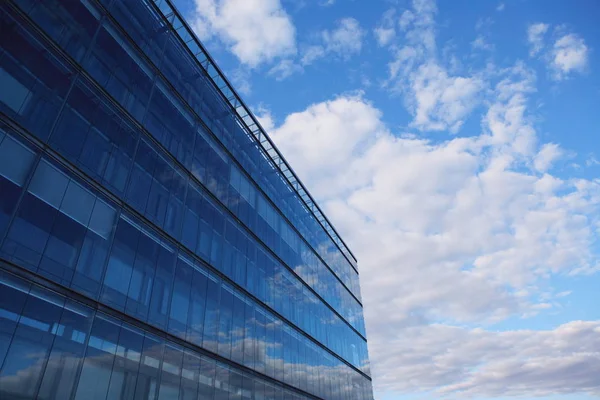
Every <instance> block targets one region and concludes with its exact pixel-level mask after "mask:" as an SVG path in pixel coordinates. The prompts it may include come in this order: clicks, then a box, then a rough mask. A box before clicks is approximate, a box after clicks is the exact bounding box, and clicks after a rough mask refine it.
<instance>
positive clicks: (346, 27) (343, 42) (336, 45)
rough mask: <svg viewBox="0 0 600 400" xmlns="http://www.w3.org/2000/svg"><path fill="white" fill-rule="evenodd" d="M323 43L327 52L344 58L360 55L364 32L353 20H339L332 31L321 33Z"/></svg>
mask: <svg viewBox="0 0 600 400" xmlns="http://www.w3.org/2000/svg"><path fill="white" fill-rule="evenodd" d="M322 35H323V43H324V44H325V49H326V51H328V52H334V53H337V54H339V55H340V56H342V57H344V58H346V57H349V56H350V55H352V54H356V53H360V50H361V49H362V39H363V36H364V32H363V30H362V28H361V27H360V24H359V23H358V21H357V20H356V19H354V18H343V19H341V20H340V21H339V22H338V24H337V27H336V28H335V29H333V30H332V31H327V30H326V31H323V33H322Z"/></svg>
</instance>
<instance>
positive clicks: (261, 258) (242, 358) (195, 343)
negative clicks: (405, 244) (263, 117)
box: [0, 0, 372, 400]
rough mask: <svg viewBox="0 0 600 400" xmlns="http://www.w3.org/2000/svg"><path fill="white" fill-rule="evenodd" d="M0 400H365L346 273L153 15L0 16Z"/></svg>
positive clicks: (167, 7)
mask: <svg viewBox="0 0 600 400" xmlns="http://www.w3.org/2000/svg"><path fill="white" fill-rule="evenodd" d="M0 398H3V399H4V398H6V399H33V398H39V399H78V400H79V399H85V400H87V399H154V398H158V399H185V400H188V399H189V400H192V399H219V400H233V399H240V400H241V399H256V400H261V399H285V400H288V399H289V400H292V399H294V400H295V399H335V400H350V399H372V387H371V378H370V370H369V363H368V354H367V342H366V335H365V327H364V321H363V314H362V304H361V297H360V290H359V283H358V271H357V265H356V260H355V258H354V256H353V255H352V253H351V252H350V250H349V249H348V248H347V246H346V245H345V244H344V242H343V240H342V239H341V238H340V237H339V235H338V234H337V233H336V231H335V229H333V227H332V226H331V224H330V223H329V221H328V220H327V218H326V217H325V216H324V215H323V213H322V212H321V210H320V209H319V207H318V206H317V205H316V204H315V203H314V201H313V199H312V198H311V197H310V195H309V194H308V192H307V191H306V189H305V188H304V186H303V185H302V183H301V182H300V181H299V180H298V179H297V178H296V175H295V174H294V172H293V171H292V170H291V168H290V167H289V165H288V164H287V162H286V161H285V159H284V158H283V156H282V155H281V154H280V153H279V151H278V150H277V149H276V148H275V146H274V145H273V143H272V142H271V140H270V139H269V138H268V136H267V135H266V134H265V132H264V131H263V129H262V128H261V127H260V125H259V124H258V123H257V122H256V119H255V118H254V117H253V116H252V115H251V114H250V112H249V111H248V108H247V107H246V105H245V104H244V103H243V101H242V100H241V99H240V98H239V96H238V95H237V94H236V92H235V91H234V90H233V88H232V87H231V85H230V84H229V83H228V82H227V80H226V79H225V78H224V76H223V74H222V73H221V71H220V70H219V68H218V67H217V66H216V65H215V63H214V62H213V60H212V59H211V58H210V56H209V55H208V54H207V52H206V51H205V49H204V48H203V46H202V45H201V43H200V42H199V41H198V39H197V38H196V37H195V36H194V35H193V33H192V31H191V30H190V28H189V26H188V25H187V24H186V23H185V21H184V20H183V19H182V17H181V15H180V14H179V13H178V12H177V11H176V10H175V8H174V7H173V5H172V3H171V2H170V1H167V0H14V1H3V2H0Z"/></svg>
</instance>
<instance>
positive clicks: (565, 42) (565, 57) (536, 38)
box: [527, 23, 589, 80]
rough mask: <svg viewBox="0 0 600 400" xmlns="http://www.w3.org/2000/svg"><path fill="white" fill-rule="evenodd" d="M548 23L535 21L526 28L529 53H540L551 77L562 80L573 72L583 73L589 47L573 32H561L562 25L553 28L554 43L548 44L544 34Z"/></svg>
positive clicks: (532, 54) (548, 27)
mask: <svg viewBox="0 0 600 400" xmlns="http://www.w3.org/2000/svg"><path fill="white" fill-rule="evenodd" d="M549 29H550V25H548V24H544V23H536V24H532V25H530V26H529V28H528V29H527V40H528V42H529V46H530V48H529V55H530V56H531V57H534V56H536V55H541V58H542V59H543V60H544V61H546V62H547V64H548V68H549V70H550V73H551V77H552V78H553V79H555V80H562V79H565V78H567V77H569V76H570V75H572V74H573V73H575V72H578V73H583V72H585V70H586V68H587V66H588V58H589V48H588V46H587V45H586V44H585V41H584V40H583V38H582V37H580V36H579V35H577V34H574V33H561V31H563V30H564V27H557V28H555V35H557V37H556V39H555V40H554V43H553V44H552V45H551V46H549V45H548V44H547V43H546V40H545V35H546V32H548V30H549Z"/></svg>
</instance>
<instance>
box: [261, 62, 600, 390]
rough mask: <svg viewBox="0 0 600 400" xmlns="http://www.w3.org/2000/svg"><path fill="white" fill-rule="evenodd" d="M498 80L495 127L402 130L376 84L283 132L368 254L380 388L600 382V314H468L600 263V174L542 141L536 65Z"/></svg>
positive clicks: (544, 307)
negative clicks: (586, 176)
mask: <svg viewBox="0 0 600 400" xmlns="http://www.w3.org/2000/svg"><path fill="white" fill-rule="evenodd" d="M433 70H434V71H436V69H435V68H433ZM436 79H437V80H440V79H439V78H436ZM493 79H494V82H490V83H489V86H491V87H492V89H491V90H490V91H489V93H486V99H485V101H484V103H483V104H486V107H487V111H486V112H485V113H484V116H483V118H482V119H481V130H478V131H472V132H464V135H461V137H455V138H452V139H450V140H446V141H437V142H434V141H430V140H426V139H419V138H418V136H414V135H412V134H401V133H395V132H391V131H390V129H389V128H388V127H387V126H386V125H385V124H384V123H383V122H382V114H381V111H379V110H378V109H377V108H375V107H374V106H373V104H371V103H370V102H368V101H366V100H365V99H364V97H363V96H362V95H361V94H355V95H344V96H340V97H338V98H336V99H333V100H330V101H327V102H323V103H318V104H313V105H311V106H310V107H308V108H307V109H306V110H304V111H301V112H298V113H294V114H291V115H289V116H288V117H287V118H285V120H284V121H283V122H282V123H281V125H279V126H276V127H275V128H274V129H273V130H272V131H271V132H272V137H273V138H274V140H275V142H276V143H277V144H278V146H279V147H280V148H281V149H282V151H283V153H284V154H285V156H286V158H287V159H288V160H289V161H290V162H291V164H292V165H294V168H295V169H296V171H297V172H298V174H299V175H300V177H301V178H302V179H303V181H304V182H305V183H306V184H307V185H308V187H309V188H310V190H311V192H312V193H313V194H314V195H316V197H317V198H318V199H319V202H320V204H321V205H322V206H323V207H324V209H325V212H326V213H327V215H328V217H329V218H330V219H331V220H332V221H333V223H334V224H335V226H336V228H337V229H338V231H340V232H341V234H342V236H343V237H344V240H345V241H346V242H347V243H349V245H350V247H351V248H352V250H353V252H354V253H355V254H357V256H358V259H359V267H360V271H361V286H362V293H363V300H364V302H365V316H366V320H367V328H368V335H369V343H370V353H371V360H372V365H373V368H374V379H375V385H376V387H377V388H378V391H388V392H390V391H392V392H393V391H395V392H409V391H416V390H418V391H423V390H436V389H438V388H442V389H441V391H440V394H449V395H454V394H455V393H462V392H464V393H466V394H469V395H490V396H495V395H498V393H499V390H500V388H507V387H508V388H511V389H509V390H508V391H507V392H506V393H507V394H508V395H515V394H520V395H533V396H534V395H544V394H548V393H575V392H583V393H592V394H598V393H599V388H598V381H597V379H595V377H597V376H598V375H597V373H598V371H600V362H599V359H598V357H599V355H598V354H599V353H600V339H599V338H598V335H600V328H599V323H598V322H582V323H576V322H574V323H571V324H567V325H564V326H561V327H557V328H556V329H553V330H549V331H540V332H525V331H506V332H501V333H496V332H491V331H487V330H486V329H485V328H477V329H467V328H459V327H455V326H453V325H456V324H460V325H463V324H467V325H477V324H483V326H484V327H485V326H486V325H487V324H490V323H494V322H496V321H501V320H504V319H506V318H508V317H510V316H517V317H518V316H522V317H528V316H531V315H535V314H537V313H540V312H548V311H551V310H553V308H554V307H556V304H557V303H559V302H560V301H561V299H562V298H563V296H561V295H560V294H556V293H554V294H552V293H550V294H545V295H544V299H543V300H541V299H540V297H541V290H540V289H539V287H541V286H543V285H542V283H543V282H547V279H548V277H550V276H553V275H557V274H562V275H567V274H582V273H587V274H591V273H596V272H597V271H598V264H597V262H596V260H597V258H598V254H597V253H595V252H594V251H595V250H594V247H593V243H594V242H595V240H596V239H597V238H596V226H597V223H598V215H600V214H599V213H598V211H599V210H598V207H599V205H600V184H599V183H598V182H595V181H588V180H581V179H560V178H558V177H555V176H552V175H550V174H549V173H548V170H549V169H550V166H551V163H552V161H553V160H555V159H556V157H557V156H558V153H560V150H559V148H557V147H555V145H552V144H541V145H540V144H539V143H538V138H537V135H536V131H535V126H534V124H533V118H532V116H531V115H530V113H529V112H528V101H529V100H528V97H529V96H530V94H531V93H533V92H534V91H535V75H534V74H533V73H532V72H531V71H530V70H529V69H527V68H526V67H525V66H524V65H522V64H516V65H515V66H514V67H512V68H508V69H505V70H501V71H498V74H497V75H496V76H494V77H493ZM446 80H447V77H446V78H444V79H441V81H446ZM444 88H446V87H444ZM445 90H448V89H445ZM456 90H458V89H456ZM459 92H460V91H459ZM457 97H459V98H460V97H461V96H459V95H457ZM419 107H421V108H423V106H419ZM419 107H417V108H419ZM425 109H426V108H425ZM434 321H437V322H435V323H434ZM510 370H514V371H517V372H519V373H517V374H510V373H509V372H510ZM399 377H400V378H399Z"/></svg>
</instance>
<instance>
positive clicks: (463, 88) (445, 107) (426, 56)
mask: <svg viewBox="0 0 600 400" xmlns="http://www.w3.org/2000/svg"><path fill="white" fill-rule="evenodd" d="M436 13H437V7H436V5H435V2H433V1H430V0H414V1H413V3H412V10H406V11H404V12H403V14H402V16H401V17H400V22H399V25H400V28H401V30H402V31H403V32H404V37H403V38H402V39H401V40H400V41H399V43H400V44H401V45H396V46H392V50H393V53H394V60H393V61H392V62H391V63H390V64H389V71H390V78H389V81H388V85H389V86H390V88H391V89H392V90H394V91H397V92H400V93H401V94H402V95H403V98H404V102H405V105H406V106H407V108H408V110H409V112H410V113H411V114H412V115H413V116H414V119H413V122H412V124H411V126H413V127H416V128H418V129H420V130H425V131H427V130H433V131H444V130H450V131H452V132H457V131H458V130H459V129H460V128H461V127H462V125H463V124H464V122H465V120H466V118H467V117H468V116H469V114H470V113H471V111H472V110H473V109H474V108H475V107H476V105H477V104H478V103H479V101H480V96H479V95H480V93H481V91H482V90H483V89H484V82H483V80H482V79H481V77H479V76H478V75H476V74H473V75H471V76H460V75H454V74H451V73H450V72H449V71H448V69H447V68H446V67H445V66H444V65H443V64H442V63H441V62H440V60H439V59H438V55H437V46H436V40H435V16H436Z"/></svg>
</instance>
